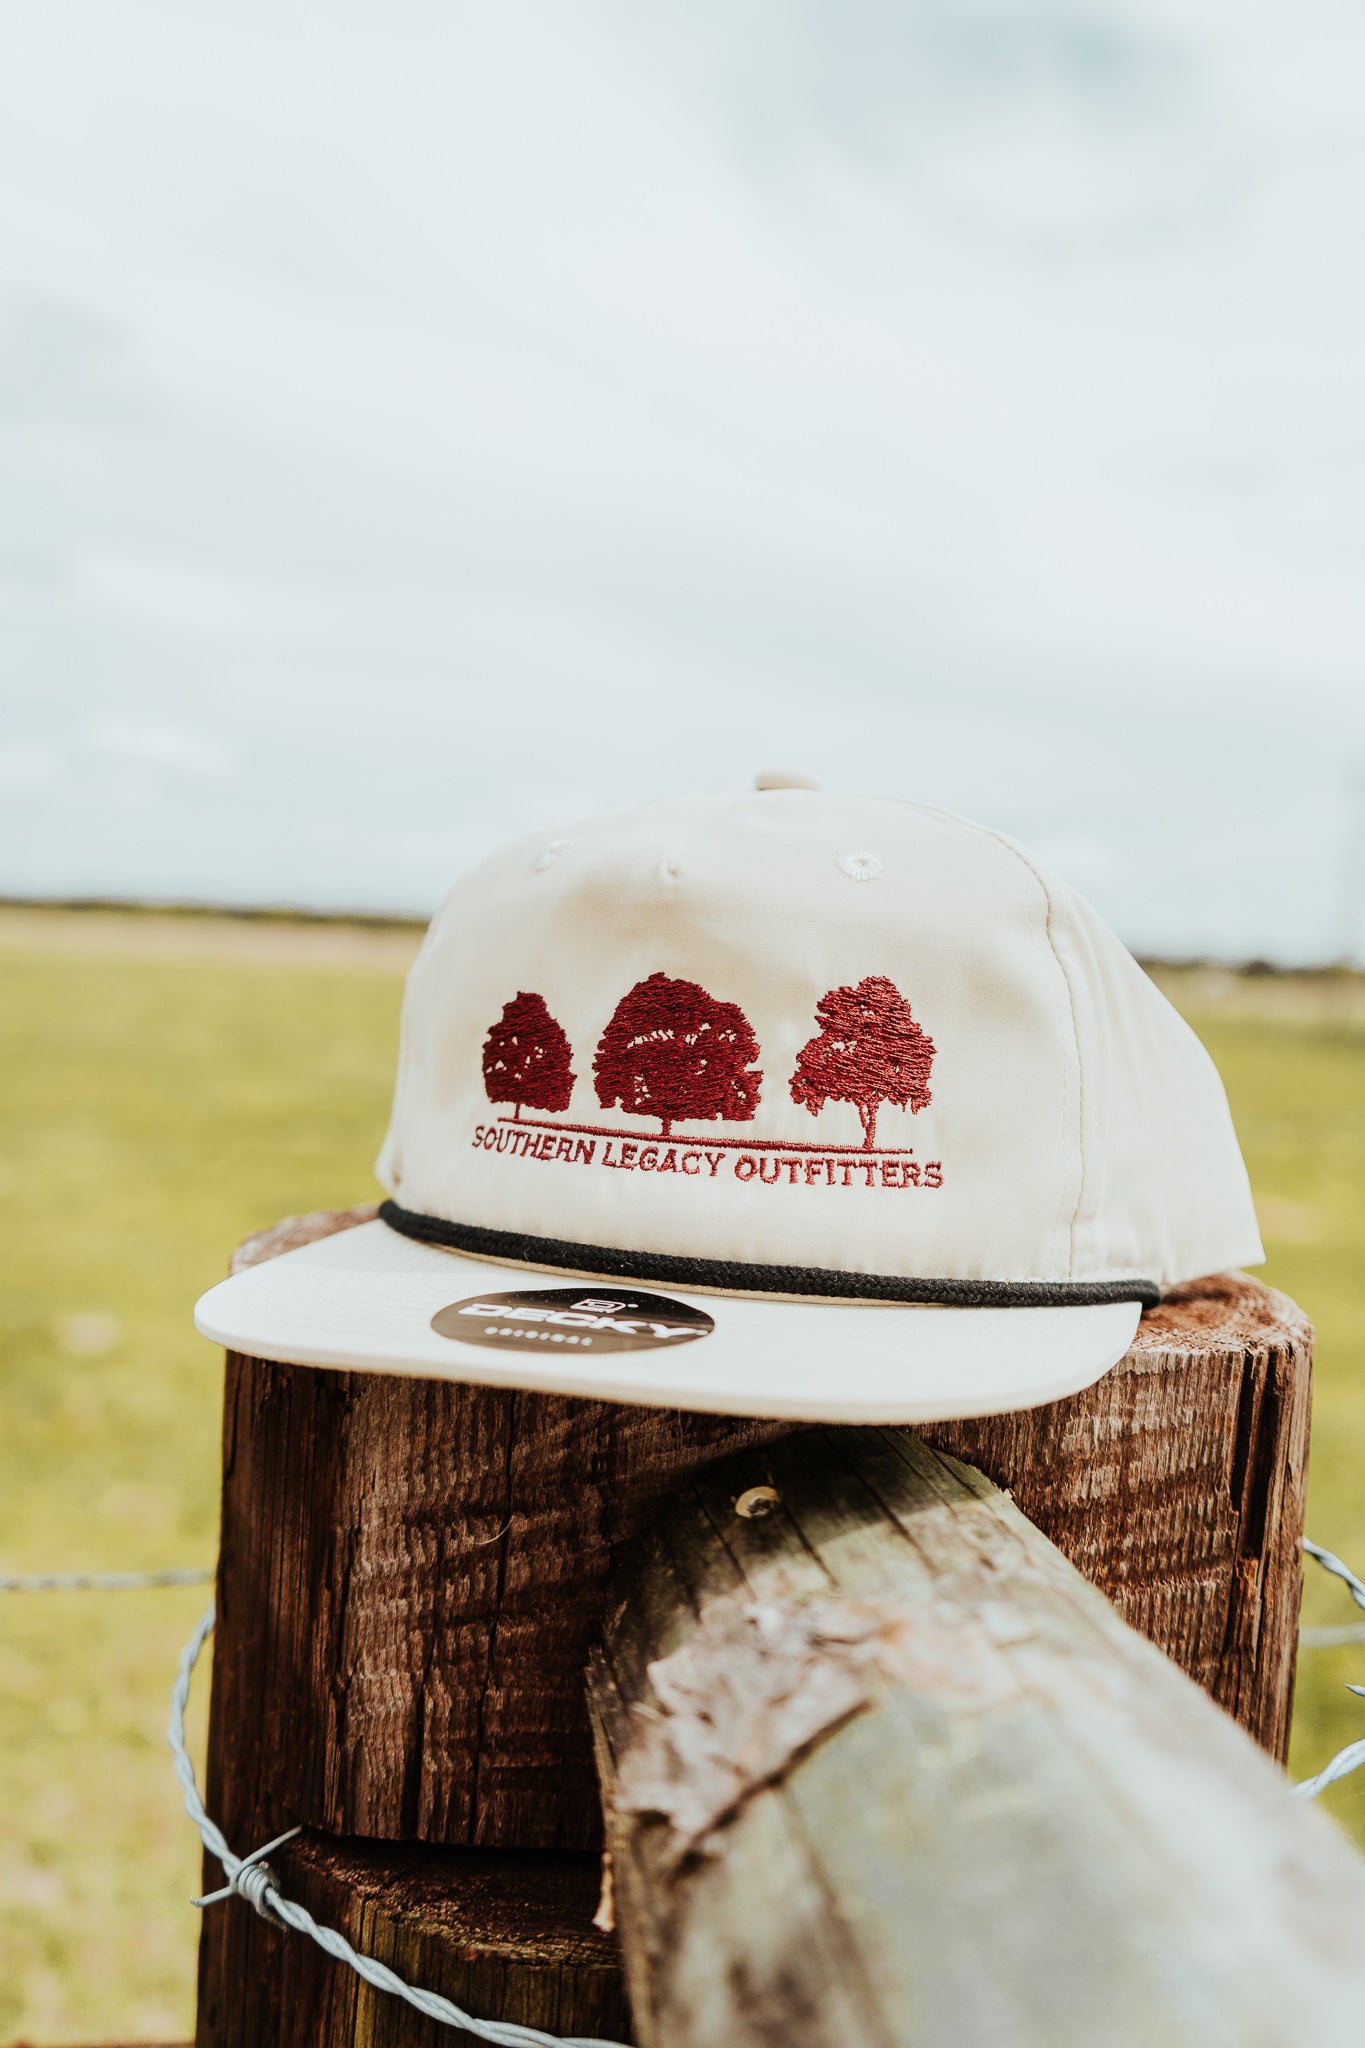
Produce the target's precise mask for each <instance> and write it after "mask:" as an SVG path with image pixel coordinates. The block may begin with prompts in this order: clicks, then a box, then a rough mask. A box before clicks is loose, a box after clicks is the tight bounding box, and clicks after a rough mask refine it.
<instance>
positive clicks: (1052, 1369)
mask: <svg viewBox="0 0 1365 2048" xmlns="http://www.w3.org/2000/svg"><path fill="white" fill-rule="evenodd" d="M520 1276H524V1278H520ZM548 1278H551V1276H548V1274H540V1270H536V1280H538V1282H548ZM555 1278H559V1282H561V1286H563V1274H559V1276H555ZM530 1280H532V1276H530V1274H528V1270H526V1268H516V1266H508V1264H491V1262H489V1260H475V1257H469V1255H467V1253H460V1251H446V1249H440V1247H434V1245H422V1243H413V1241H411V1239H409V1237H401V1235H399V1233H397V1231H391V1229H389V1227H387V1225H385V1223H364V1225H360V1227H358V1229H352V1231H340V1233H338V1235H334V1237H323V1239H319V1241H317V1243H311V1245H301V1247H299V1249H297V1251H287V1253H282V1255H280V1257H274V1260H266V1262H264V1264H262V1266H250V1268H248V1270H246V1272H239V1274H233V1278H231V1280H223V1282H221V1284H219V1286H215V1288H211V1290H209V1292H207V1294H205V1296H203V1300H201V1303H199V1307H196V1311H194V1321H196V1325H199V1329H201V1331H203V1335H205V1337H211V1339H213V1341H217V1343H223V1346H227V1350H231V1352H246V1354H248V1356H252V1358H272V1360H280V1362H284V1364H299V1366H340V1368H344V1370H356V1372H399V1374H411V1376H417V1378H438V1380H465V1382H473V1384H481V1386H524V1389H532V1391H538V1393H561V1395H585V1397H591V1399H600V1401H634V1403H643V1405H647V1407H679V1409H702V1411H708V1413H718V1415H767V1417H778V1419H792V1421H841V1423H860V1421H862V1423H874V1421H878V1423H911V1421H948V1419H952V1417H956V1415H997V1413H1005V1411H1009V1409H1023V1407H1038V1403H1042V1401H1056V1399H1060V1397H1062V1395H1072V1393H1078V1391H1081V1389H1083V1386H1091V1384H1093V1382H1095V1380H1097V1378H1101V1376H1103V1374H1105V1372H1107V1370H1109V1368H1111V1366H1115V1364H1117V1360H1119V1358H1121V1356H1124V1352H1126V1350H1128V1346H1130V1343H1132V1337H1134V1331H1136V1327H1138V1317H1140V1313H1142V1311H1140V1305H1138V1303H1101V1305H1076V1307H1029V1309H952V1307H935V1305H915V1307H892V1305H882V1303H847V1300H845V1303H810V1300H769V1298H759V1296H751V1294H747V1296H737V1294H710V1292H688V1290H681V1288H669V1290H667V1296H669V1298H671V1300H675V1303H684V1305H686V1307H690V1309H702V1311H704V1313H706V1315H708V1317H710V1319H712V1323H714V1329H712V1331H710V1333H708V1335H706V1337H702V1339H698V1341H688V1343H681V1346H675V1348H671V1350H669V1348H667V1346H663V1348H653V1350H618V1352H598V1354H591V1352H587V1350H575V1348H569V1346H567V1343H565V1346H563V1348H553V1346H546V1348H544V1350H542V1348H538V1346H532V1348H528V1350H516V1348H512V1350H499V1348H487V1346H483V1343H465V1341H458V1339H452V1337H444V1335H440V1333H438V1331H436V1329H432V1317H434V1315H436V1313H438V1311H440V1309H446V1307H448V1305H450V1303H456V1300H460V1298H479V1294H483V1292H489V1294H503V1292H508V1290H510V1288H516V1286H518V1284H528V1282H530ZM606 1286H608V1288H610V1290H614V1292H616V1294H620V1288H622V1282H620V1280H618V1278H616V1280H610V1282H606ZM647 1286H649V1284H647ZM602 1290H604V1288H602V1286H598V1292H602Z"/></svg>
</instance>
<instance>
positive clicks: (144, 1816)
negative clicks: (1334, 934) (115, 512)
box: [0, 907, 1365, 2043]
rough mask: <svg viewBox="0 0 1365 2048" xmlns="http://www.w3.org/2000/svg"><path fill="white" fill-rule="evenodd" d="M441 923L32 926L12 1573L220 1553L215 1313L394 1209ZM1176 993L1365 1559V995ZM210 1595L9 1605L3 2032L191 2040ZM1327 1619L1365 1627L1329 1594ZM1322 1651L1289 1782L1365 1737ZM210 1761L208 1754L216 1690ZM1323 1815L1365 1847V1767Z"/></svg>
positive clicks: (1344, 1511) (4, 1308)
mask: <svg viewBox="0 0 1365 2048" xmlns="http://www.w3.org/2000/svg"><path fill="white" fill-rule="evenodd" d="M416 943H417V932H416V929H415V928H405V927H402V926H400V925H392V926H384V925H382V924H378V923H376V924H372V925H368V926H367V925H362V924H343V923H332V922H307V921H303V922H290V921H288V920H283V919H273V918H266V919H257V918H242V919H237V918H229V917H207V916H205V917H193V916H182V915H172V914H163V913H155V912H148V913H135V912H114V911H101V910H84V911H60V910H40V909H26V908H21V907H14V908H9V909H0V980H2V981H3V988H4V1001H3V1004H2V1005H0V1212H2V1214H3V1244H4V1249H5V1281H4V1287H3V1293H2V1294H0V1329H2V1330H3V1339H2V1341H3V1379H2V1380H0V1570H5V1571H27V1572H36V1571H50V1570H71V1569H79V1568H84V1569H94V1570H113V1569H119V1568H125V1567H140V1566H158V1565H165V1564H175V1565H196V1564H201V1565H204V1566H208V1565H210V1564H211V1563H212V1560H213V1554H214V1532H215V1526H216V1519H217V1507H218V1501H217V1467H218V1428H219V1400H220V1379H221V1361H220V1357H219V1355H218V1354H217V1353H216V1352H215V1351H213V1350H212V1349H211V1348H210V1347H209V1346H208V1345H207V1344H205V1343H204V1342H202V1341H201V1340H200V1339H199V1338H198V1337H197V1336H196V1335H195V1333H194V1330H193V1328H192V1325H191V1322H190V1309H191V1305H192V1303H193V1301H194V1299H195V1296H196V1295H197V1294H198V1293H199V1292H200V1291H201V1290H202V1289H203V1288H204V1287H206V1286H208V1285H209V1284H211V1283H212V1281H214V1280H215V1279H216V1278H218V1277H219V1276H220V1275H221V1273H222V1271H223V1269H224V1265H225V1261H226V1258H227V1255H228V1252H229V1250H230V1249H231V1247H232V1246H233V1245H234V1244H235V1243H236V1242H237V1241H238V1240H239V1239H240V1238H241V1237H243V1236H245V1235H246V1234H247V1233H248V1232H249V1231H251V1230H253V1229H255V1228H257V1227H259V1226H260V1225H262V1224H265V1223H269V1222H272V1221H274V1220H275V1219H276V1218H278V1217H280V1216H283V1215H286V1214H290V1213H296V1212H299V1211H304V1210H308V1209H314V1208H325V1207H338V1206H344V1205H347V1204H349V1203H352V1202H356V1201H363V1200H365V1199H368V1198H369V1197H370V1196H371V1194H372V1193H373V1192H374V1184H373V1181H372V1178H371V1161H372V1159H373V1156H374V1153H375V1150H376V1148H377V1144H378V1140H379V1137H380V1135H381V1133H382V1130H383V1125H384V1120H385V1116H386V1112H387V1106H388V1093H389V1087H390V1082H391V1077H392V1070H393V1060H394V1049H395V1043H396V1030H397V1021H398V1009H399V1001H400V995H401V976H402V971H403V968H404V966H405V965H406V962H407V961H408V959H409V958H410V957H411V955H412V953H413V951H414V950H415V947H416ZM1154 972H1155V973H1156V975H1157V978H1158V980H1159V981H1160V982H1161V985H1162V986H1163V987H1164V988H1165V989H1166V991H1167V993H1168V994H1169V995H1170V996H1171V998H1172V1000H1173V1001H1174V1002H1176V1004H1177V1005H1178V1006H1179V1007H1180V1008H1181V1009H1182V1010H1183V1011H1184V1012H1185V1014H1186V1015H1187V1016H1188V1017H1189V1018H1190V1021H1191V1022H1192V1023H1193V1024H1194V1026H1195V1028H1196V1029H1197V1030H1198V1031H1199V1033H1200V1035H1201V1037H1202V1038H1203V1039H1204V1041H1205V1043H1206V1044H1207V1045H1208V1046H1209V1048H1210V1050H1211V1052H1212V1053H1213V1055H1214V1057H1215V1059H1216V1060H1217V1061H1218V1063H1219V1065H1220V1067H1221V1069H1222V1071H1223V1074H1224V1077H1225V1079H1226V1081H1227V1085H1228V1090H1229V1093H1230V1095H1231V1098H1232V1104H1233V1109H1234V1113H1235V1115H1236V1118H1237V1122H1238V1128H1239V1130H1240V1133H1241V1137H1242V1141H1243V1145H1244V1148H1245V1150H1246V1153H1247V1158H1248V1161H1249V1164H1250V1167H1251V1173H1252V1179H1253V1182H1254V1184H1255V1187H1256V1193H1257V1199H1258V1204H1259V1206H1260V1211H1261V1217H1262V1223H1263V1228H1264V1231H1265V1235H1266V1242H1267V1248H1268V1251H1269V1263H1268V1266H1267V1267H1266V1269H1265V1274H1266V1277H1267V1278H1269V1279H1270V1280H1271V1281H1273V1282H1274V1283H1275V1284H1277V1285H1279V1286H1281V1287H1283V1288H1285V1289H1286V1290H1287V1291H1288V1292H1289V1293H1290V1294H1292V1295H1293V1296H1294V1297H1295V1298H1296V1299H1297V1300H1298V1301H1300V1302H1301V1303H1302V1304H1303V1306H1304V1307H1305V1308H1306V1309H1307V1310H1308V1311H1309V1313H1310V1314H1311V1315H1312V1316H1313V1318H1314V1320H1315V1322H1316V1323H1317V1326H1318V1332H1319V1351H1318V1378H1317V1396H1316V1410H1315V1425H1314V1438H1313V1466H1312V1491H1311V1501H1310V1516H1309V1527H1310V1530H1311V1532H1312V1533H1313V1535H1314V1536H1315V1537H1316V1539H1317V1540H1318V1541H1319V1542H1321V1543H1325V1544H1327V1545H1329V1546H1330V1547H1331V1548H1333V1549H1335V1550H1337V1551H1339V1552H1340V1553H1341V1554H1343V1555H1344V1556H1345V1557H1347V1558H1348V1559H1350V1560H1353V1561H1355V1562H1356V1564H1357V1565H1358V1566H1359V1564H1360V1562H1361V1560H1362V1559H1365V1488H1362V1486H1361V1483H1360V1475H1361V1474H1362V1472H1365V1272H1363V1271H1362V1265H1361V1261H1360V1258H1359V1249H1358V1248H1359V1242H1360V1235H1361V1229H1362V1224H1365V979H1363V978H1362V977H1360V976H1358V975H1352V974H1346V973H1340V974H1336V973H1319V974H1296V975H1281V974H1259V975H1258V974H1233V973H1230V972H1224V971H1222V970H1213V969H1208V968H1158V969H1155V970H1154ZM203 1599H204V1595H203V1593H202V1591H201V1590H200V1589H197V1588H191V1589H186V1590H176V1591H163V1592H146V1593H121V1594H55V1593H54V1594H35V1595H11V1596H5V1597H3V1598H0V1834H2V1837H3V1839H0V2041H5V2042H8V2041H13V2040H15V2039H17V2038H23V2039H27V2040H31V2041H33V2042H35V2043H49V2042H50V2043H58V2042H67V2043H69V2042H75V2041H80V2040H86V2041H106V2042H107V2041H113V2040H116V2039H117V2040H128V2041H133V2040H138V2039H142V2040H149V2041H150V2040H172V2039H177V2038H179V2039H184V2038H187V2037H188V2035H189V2033H190V2031H191V2028H192V2011H193V1986H194V1945H195V1939H196V1933H197V1919H196V1916H195V1915H194V1914H193V1913H192V1912H191V1910H190V1909H189V1907H188V1905H187V1903H186V1901H187V1899H188V1897H189V1895H190V1894H191V1893H192V1892H193V1891H194V1890H196V1889H197V1888H198V1887H197V1880H198V1856H197V1853H196V1847H195V1838H194V1835H193V1831H192V1829H191V1828H190V1826H189V1824H188V1823H187V1822H186V1821H185V1819H184V1817H183V1814H182V1813H181V1811H180V1804H179V1797H178V1793H177V1789H176V1787H175V1784H174V1781H173V1779H172V1776H171V1771H170V1765H169V1759H168V1756H167V1753H166V1750H165V1747H164V1743H163V1739H162V1731H163V1728H164V1724H165V1719H166V1696H167V1692H168V1688H169V1685H170V1680H171V1676H172V1673H173V1669H174V1665H175V1660H176V1657H177V1655H178V1652H179V1649H180V1646H181V1644H182V1642H183V1640H184V1638H185V1637H186V1636H187V1634H188V1633H189V1630H190V1627H191V1625H192V1623H193V1620H194V1617H195V1616H196V1614H197V1613H198V1612H199V1609H200V1607H201V1605H202V1604H203ZM1305 1618H1306V1620H1308V1621H1309V1622H1310V1623H1313V1624H1317V1625H1319V1626H1321V1625H1330V1624H1346V1623H1349V1622H1351V1621H1352V1620H1353V1619H1359V1617H1358V1616H1356V1614H1355V1610H1354V1609H1353V1608H1352V1607H1351V1606H1350V1604H1349V1602H1348V1601H1347V1599H1346V1597H1345V1595H1344V1593H1343V1592H1342V1591H1341V1590H1340V1589H1339V1588H1337V1587H1336V1586H1335V1585H1334V1584H1333V1583H1332V1582H1331V1581H1328V1580H1327V1579H1325V1578H1324V1577H1322V1576H1321V1575H1317V1574H1314V1575H1313V1576H1312V1577H1310V1579H1309V1582H1308V1588H1307V1596H1306V1602H1305ZM1348 1678H1355V1679H1358V1680H1365V1644H1362V1645H1351V1646H1344V1647H1340V1648H1312V1649H1308V1650H1306V1651H1305V1652H1304V1655H1303V1659H1302V1662H1301V1665H1300V1680H1299V1693H1298V1706H1297V1712H1296V1717H1295V1734H1294V1752H1293V1758H1292V1769H1293V1772H1294V1774H1295V1775H1296V1776H1304V1775H1307V1774H1308V1773H1309V1772H1310V1771H1312V1770H1314V1769H1316V1768H1317V1767H1318V1766H1320V1765H1321V1764H1322V1763H1323V1762H1324V1761H1325V1760H1326V1758H1327V1757H1328V1755H1329V1754H1331V1753H1332V1751H1333V1750H1335V1749H1336V1748H1337V1747H1339V1746H1340V1745H1341V1744H1343V1743H1345V1742H1347V1741H1349V1740H1351V1739H1353V1738H1354V1737H1356V1736H1358V1735H1360V1734H1365V1703H1362V1702H1359V1701H1356V1700H1354V1699H1353V1698H1352V1696H1351V1695H1350V1694H1348V1693H1347V1692H1346V1690H1345V1681H1346V1680H1347V1679H1348ZM198 1706H199V1715H198V1719H197V1722H196V1740H197V1741H200V1742H202V1707H203V1694H202V1688H201V1693H200V1698H199V1702H198ZM1325 1804H1326V1805H1327V1807H1328V1808H1329V1809H1330V1810H1331V1811H1333V1812H1334V1813H1335V1814H1336V1815H1337V1817H1338V1818H1339V1819H1340V1820H1341V1821H1342V1822H1343V1824H1345V1825H1346V1826H1347V1827H1349V1828H1350V1829H1351V1830H1352V1832H1353V1833H1354V1834H1355V1835H1356V1837H1357V1839H1359V1840H1361V1841H1362V1842H1365V1774H1363V1775H1362V1777H1360V1778H1357V1779H1355V1780H1352V1781H1348V1782H1347V1783H1345V1784H1343V1785H1341V1786H1339V1787H1336V1788H1333V1789H1332V1790H1331V1791H1329V1793H1328V1794H1327V1795H1326V1800H1325Z"/></svg>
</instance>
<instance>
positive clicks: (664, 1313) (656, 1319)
mask: <svg viewBox="0 0 1365 2048" xmlns="http://www.w3.org/2000/svg"><path fill="white" fill-rule="evenodd" d="M431 1327H432V1329H433V1330H435V1332H436V1334H437V1336H438V1337H453V1338H454V1339H455V1340H456V1341H457V1342H458V1343H461V1344H484V1345H487V1346H489V1347H490V1348H492V1349H495V1350H499V1351H539V1352H546V1353H551V1352H557V1353H559V1354H561V1355H563V1356H568V1357H573V1356H575V1355H579V1354H581V1353H583V1352H588V1353H590V1354H594V1355H598V1354H600V1353H602V1352H604V1351H657V1350H660V1349H662V1348H663V1347H664V1346H670V1347H676V1346H678V1345H680V1344H689V1343H691V1342H692V1341H693V1340H694V1339H695V1338H697V1337H709V1336H710V1334H711V1332H712V1330H714V1329H715V1327H716V1326H715V1324H714V1323H713V1322H712V1320H711V1318H710V1316H708V1315H706V1314H704V1313H703V1311H702V1310H701V1309H699V1308H689V1307H688V1305H687V1303H686V1302H682V1301H673V1300H671V1299H670V1297H669V1296H668V1295H666V1294H645V1293H643V1292H642V1291H641V1290H640V1289H639V1288H636V1287H630V1288H627V1287H621V1288H611V1287H582V1286H580V1287H525V1288H518V1289H517V1290H515V1291H514V1292H512V1293H510V1294H471V1295H470V1296H469V1298H468V1300H466V1301H452V1302H451V1303H450V1304H449V1305H448V1306H447V1307H446V1308H442V1309H438V1310H437V1311H436V1313H435V1315H434V1316H433V1317H432V1319H431Z"/></svg>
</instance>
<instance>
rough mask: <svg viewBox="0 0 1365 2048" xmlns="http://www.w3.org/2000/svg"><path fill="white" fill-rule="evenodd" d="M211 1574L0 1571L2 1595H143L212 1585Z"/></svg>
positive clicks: (191, 1571) (192, 1570) (171, 1570)
mask: <svg viewBox="0 0 1365 2048" xmlns="http://www.w3.org/2000/svg"><path fill="white" fill-rule="evenodd" d="M212 1583H213V1573H212V1572H211V1571H201V1570H199V1569H198V1568H196V1567H194V1566H187V1567H186V1568H185V1569H183V1570H182V1569H181V1568H180V1567H179V1566H175V1565H171V1566H168V1567H167V1568H166V1569H165V1570H164V1571H154V1572H0V1593H140V1592H141V1591H142V1590H143V1588H144V1587H146V1586H209V1585H212Z"/></svg>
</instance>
